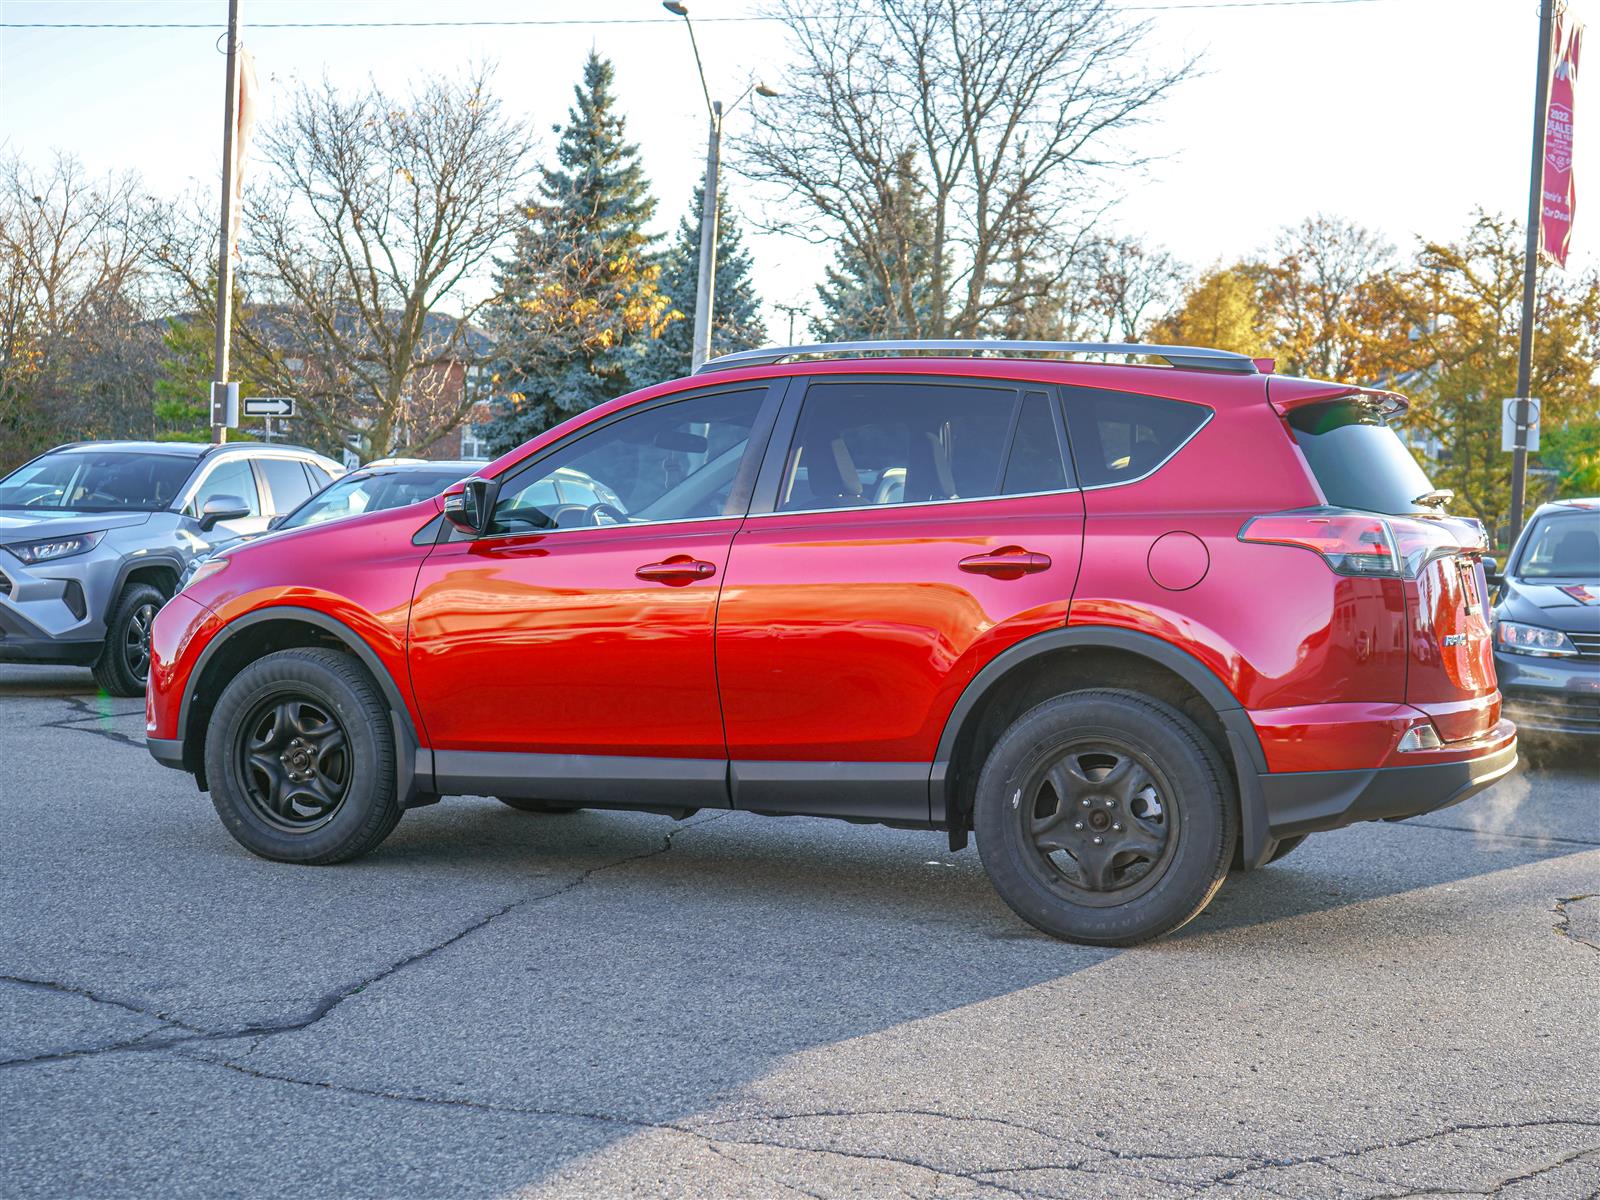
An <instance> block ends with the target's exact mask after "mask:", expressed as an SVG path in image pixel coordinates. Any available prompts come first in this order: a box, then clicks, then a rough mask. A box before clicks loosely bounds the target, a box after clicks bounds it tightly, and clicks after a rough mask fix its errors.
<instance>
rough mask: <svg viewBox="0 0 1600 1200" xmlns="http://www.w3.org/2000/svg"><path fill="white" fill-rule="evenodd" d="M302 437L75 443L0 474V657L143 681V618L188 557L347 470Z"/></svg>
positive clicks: (138, 686) (112, 680)
mask: <svg viewBox="0 0 1600 1200" xmlns="http://www.w3.org/2000/svg"><path fill="white" fill-rule="evenodd" d="M343 470H344V469H343V468H342V467H341V466H340V465H339V464H338V463H336V462H334V461H333V460H332V459H330V458H325V457H324V456H322V455H320V454H317V453H315V452H314V451H311V450H306V449H303V448H301V447H297V446H281V445H279V446H274V445H264V444H260V443H253V442H241V443H234V444H232V445H224V446H207V445H197V444H194V443H185V442H79V443H75V444H73V445H70V446H60V447H57V448H56V449H54V450H51V451H49V452H47V453H45V454H42V455H40V456H39V457H38V458H35V459H33V460H32V461H31V462H27V463H24V464H23V465H22V466H20V467H18V468H17V469H16V470H15V471H13V472H11V474H9V475H7V476H6V477H5V478H4V479H0V662H44V663H72V664H77V665H82V666H89V667H93V668H94V675H95V681H96V682H97V683H98V684H99V685H100V686H101V687H102V688H104V689H105V690H106V691H108V692H110V693H111V694H112V695H114V696H138V695H142V694H143V693H144V685H145V677H146V675H147V674H148V672H149V668H150V623H151V621H152V620H153V619H154V617H155V614H156V610H157V609H159V608H160V607H161V605H162V604H163V603H165V602H166V600H167V599H168V598H169V597H171V595H172V594H173V592H174V591H176V590H177V586H178V579H179V577H180V576H181V575H182V573H183V571H184V568H185V567H187V566H188V564H189V560H190V559H192V558H193V557H194V556H195V555H197V554H203V553H206V552H207V551H209V550H210V548H211V545H212V543H213V542H216V541H221V540H230V539H233V538H236V537H239V536H240V535H243V534H249V533H259V532H261V531H262V530H265V529H266V528H267V525H268V523H269V522H270V521H271V520H272V518H273V517H275V516H277V515H278V514H280V513H286V512H288V511H290V510H291V509H293V508H294V507H295V506H296V505H298V504H299V503H300V502H301V501H303V500H304V499H306V497H308V496H310V495H311V494H312V493H313V492H315V491H317V490H319V489H320V488H322V487H323V486H325V485H326V484H327V483H328V481H329V480H330V479H332V478H333V477H335V476H337V475H340V474H342V473H343Z"/></svg>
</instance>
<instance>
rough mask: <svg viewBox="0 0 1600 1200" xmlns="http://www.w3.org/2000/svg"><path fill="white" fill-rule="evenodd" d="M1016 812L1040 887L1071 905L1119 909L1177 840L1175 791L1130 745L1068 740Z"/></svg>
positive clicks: (1144, 886)
mask: <svg viewBox="0 0 1600 1200" xmlns="http://www.w3.org/2000/svg"><path fill="white" fill-rule="evenodd" d="M1022 794H1023V797H1024V798H1025V799H1026V800H1027V801H1028V803H1026V804H1021V805H1019V806H1018V807H1017V808H1016V810H1015V811H1016V814H1017V819H1018V820H1019V821H1020V822H1021V823H1022V824H1023V825H1024V827H1025V828H1024V829H1023V831H1022V832H1023V833H1024V835H1025V836H1026V837H1027V839H1028V841H1029V843H1030V844H1031V845H1032V847H1033V851H1034V853H1033V855H1032V857H1031V858H1030V860H1029V862H1028V866H1029V867H1030V869H1031V870H1033V871H1034V872H1035V874H1036V875H1037V877H1038V878H1039V880H1040V882H1041V883H1043V884H1044V885H1045V886H1046V887H1048V888H1050V889H1051V890H1053V891H1056V892H1059V893H1060V894H1061V895H1062V896H1064V897H1065V898H1066V899H1069V900H1071V901H1072V902H1074V903H1076V904H1089V905H1093V906H1095V907H1106V906H1109V905H1115V904H1123V903H1126V902H1127V901H1129V900H1131V899H1133V898H1134V897H1136V896H1139V895H1142V894H1143V893H1144V892H1145V891H1148V890H1149V888H1150V886H1151V885H1152V884H1153V883H1154V882H1155V881H1156V880H1157V879H1159V878H1160V876H1161V870H1162V868H1163V867H1164V866H1165V864H1166V862H1167V861H1168V860H1169V859H1170V858H1171V856H1172V852H1173V850H1174V849H1175V848H1176V845H1177V840H1178V837H1179V835H1180V823H1181V821H1182V817H1181V816H1180V810H1179V808H1178V807H1177V805H1175V804H1174V803H1173V802H1172V794H1173V793H1172V786H1171V784H1169V783H1167V782H1166V780H1165V778H1164V776H1163V775H1162V774H1161V772H1160V770H1159V769H1158V768H1157V767H1156V766H1155V765H1154V764H1153V763H1151V762H1150V761H1149V760H1148V759H1147V758H1145V757H1144V756H1143V755H1141V754H1140V753H1139V752H1138V751H1137V750H1135V749H1134V748H1133V747H1132V746H1130V745H1127V744H1126V743H1125V742H1122V741H1120V740H1114V739H1110V738H1105V737H1098V738H1088V739H1084V740H1083V741H1079V742H1073V743H1071V744H1069V745H1067V746H1066V747H1063V748H1061V749H1060V750H1058V751H1057V752H1056V753H1055V754H1054V756H1053V757H1052V758H1049V759H1046V760H1044V761H1043V762H1041V763H1040V764H1039V765H1038V766H1037V767H1035V768H1034V770H1033V772H1032V773H1031V775H1030V777H1029V779H1028V781H1027V782H1026V783H1025V784H1024V785H1023V789H1022Z"/></svg>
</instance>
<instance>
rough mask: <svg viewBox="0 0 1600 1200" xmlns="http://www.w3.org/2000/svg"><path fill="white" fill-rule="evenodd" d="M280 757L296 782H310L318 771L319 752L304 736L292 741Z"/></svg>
mask: <svg viewBox="0 0 1600 1200" xmlns="http://www.w3.org/2000/svg"><path fill="white" fill-rule="evenodd" d="M278 758H279V761H280V762H282V763H283V766H284V769H285V770H286V771H287V772H288V773H289V778H290V779H292V780H294V781H295V782H296V783H308V782H310V780H311V779H312V778H313V777H314V776H315V775H316V773H317V752H316V750H315V749H314V748H313V747H312V746H311V744H310V743H309V742H307V741H306V740H305V739H304V738H299V737H297V738H295V739H294V740H293V741H291V742H290V743H289V746H288V748H287V749H286V750H284V752H283V753H282V754H281V755H279V756H278Z"/></svg>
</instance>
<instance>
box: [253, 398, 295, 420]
mask: <svg viewBox="0 0 1600 1200" xmlns="http://www.w3.org/2000/svg"><path fill="white" fill-rule="evenodd" d="M244 415H245V416H247V417H292V416H294V397H292V396H249V397H247V398H246V399H245V401H244Z"/></svg>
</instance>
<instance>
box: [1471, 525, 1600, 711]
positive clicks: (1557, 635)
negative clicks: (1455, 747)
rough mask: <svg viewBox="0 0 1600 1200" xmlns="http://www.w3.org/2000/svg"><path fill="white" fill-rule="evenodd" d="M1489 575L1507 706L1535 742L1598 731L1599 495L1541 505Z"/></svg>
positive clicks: (1499, 670)
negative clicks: (1499, 569)
mask: <svg viewBox="0 0 1600 1200" xmlns="http://www.w3.org/2000/svg"><path fill="white" fill-rule="evenodd" d="M1492 582H1494V583H1495V584H1496V585H1497V588H1496V592H1495V603H1494V631H1495V638H1494V664H1495V671H1496V672H1497V674H1498V676H1499V680H1500V690H1501V691H1502V692H1503V693H1504V695H1505V707H1506V713H1507V714H1508V715H1509V716H1511V717H1512V718H1513V719H1514V720H1515V721H1516V723H1517V728H1518V729H1520V730H1521V731H1522V732H1523V733H1524V734H1525V735H1531V736H1532V737H1533V738H1535V739H1537V740H1540V741H1553V740H1558V739H1560V738H1562V737H1567V736H1588V737H1594V736H1597V735H1600V499H1587V500H1562V501H1558V502H1557V503H1554V504H1545V505H1541V506H1540V508H1539V510H1538V511H1537V512H1536V513H1534V514H1533V519H1532V520H1531V521H1529V522H1528V523H1527V525H1526V526H1524V527H1523V530H1522V536H1521V537H1519V538H1518V539H1517V543H1516V545H1515V546H1513V547H1512V548H1511V555H1510V557H1509V558H1508V559H1507V560H1506V568H1505V573H1504V574H1503V575H1502V574H1500V573H1499V572H1494V578H1493V580H1492Z"/></svg>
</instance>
